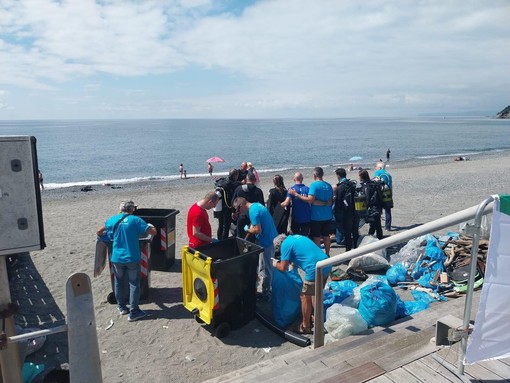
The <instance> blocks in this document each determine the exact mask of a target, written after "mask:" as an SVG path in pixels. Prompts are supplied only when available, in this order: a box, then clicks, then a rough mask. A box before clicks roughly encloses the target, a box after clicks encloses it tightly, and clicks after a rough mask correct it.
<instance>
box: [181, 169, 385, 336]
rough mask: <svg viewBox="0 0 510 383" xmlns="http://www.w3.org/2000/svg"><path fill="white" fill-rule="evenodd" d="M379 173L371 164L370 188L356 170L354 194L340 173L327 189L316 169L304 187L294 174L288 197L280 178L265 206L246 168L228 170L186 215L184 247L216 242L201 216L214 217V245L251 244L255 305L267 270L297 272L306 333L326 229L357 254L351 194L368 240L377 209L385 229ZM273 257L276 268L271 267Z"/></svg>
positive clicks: (327, 244) (265, 287) (266, 287)
mask: <svg viewBox="0 0 510 383" xmlns="http://www.w3.org/2000/svg"><path fill="white" fill-rule="evenodd" d="M384 168H385V166H384V163H378V164H377V166H376V173H375V176H376V177H378V179H377V180H371V179H370V177H369V174H368V171H367V170H361V171H360V172H359V174H358V176H359V186H355V183H354V182H352V181H350V180H348V179H347V176H346V175H347V173H346V170H345V169H343V168H339V169H337V170H336V176H337V178H338V183H337V184H336V185H335V186H332V185H331V184H329V183H328V182H326V181H324V179H323V177H324V170H323V169H322V168H321V167H316V168H314V170H313V174H312V176H313V179H314V181H313V182H312V183H311V184H310V186H309V187H308V186H306V185H305V184H304V183H303V174H302V173H301V172H296V173H295V174H294V178H293V181H294V185H293V186H291V187H290V188H288V189H287V188H286V187H285V184H284V180H283V177H282V176H281V175H278V174H277V175H275V176H274V177H273V185H274V187H273V188H271V189H270V190H269V193H268V199H267V201H266V200H265V198H264V192H263V191H262V190H261V189H260V188H259V187H258V186H257V184H258V182H259V179H258V174H256V171H254V168H253V166H252V164H250V163H248V162H243V163H241V166H240V168H239V169H235V168H233V169H231V170H230V172H229V174H228V177H226V178H220V179H218V180H217V182H216V190H215V191H211V192H209V193H207V194H206V195H205V197H204V198H203V199H202V200H200V201H198V202H197V203H196V204H194V205H193V206H192V207H191V208H190V210H189V212H188V221H187V224H188V236H189V246H190V247H197V246H201V245H204V244H207V243H211V242H213V241H214V240H216V239H215V238H213V235H212V229H211V225H210V223H209V221H208V215H207V212H206V210H209V209H215V213H214V216H215V217H216V218H217V219H218V231H217V233H216V235H217V240H224V239H227V238H228V237H229V236H230V235H235V236H237V237H240V238H245V239H247V240H256V241H257V243H258V244H259V245H260V246H261V247H262V248H263V253H262V254H261V257H260V261H259V273H260V274H261V276H262V289H261V290H262V291H261V293H260V294H259V298H260V299H261V300H267V299H269V296H270V290H271V279H272V273H273V268H274V267H276V268H277V269H278V270H280V271H284V270H286V268H287V266H288V264H289V262H291V263H293V264H295V265H296V266H298V267H300V268H302V269H303V270H304V271H305V283H304V287H303V291H302V293H301V300H302V309H303V322H302V323H301V325H300V328H299V331H300V332H302V333H307V332H308V331H309V329H310V323H311V312H312V301H311V299H312V296H313V294H314V290H315V274H314V270H315V265H316V263H317V262H319V261H321V260H323V259H326V258H327V257H328V256H329V253H330V248H331V240H330V234H331V229H332V227H336V229H337V231H338V232H339V233H340V236H341V241H342V242H343V244H344V245H345V247H346V250H351V249H352V248H355V247H356V246H357V242H358V238H359V232H358V229H359V222H360V214H359V213H358V211H357V210H356V208H355V198H356V195H357V193H358V194H361V193H364V195H365V199H366V203H365V205H366V210H367V212H370V213H371V214H372V216H371V217H368V216H366V217H363V218H364V219H365V220H366V221H367V222H369V225H370V228H369V234H374V233H375V234H376V235H377V237H378V238H382V236H383V234H382V227H381V213H382V210H383V209H385V211H386V228H387V229H389V228H390V227H391V207H392V206H391V207H390V206H389V205H388V206H385V205H384V203H383V194H382V188H381V186H380V185H381V181H379V179H381V178H383V181H384V182H386V183H389V187H390V188H391V186H392V185H391V175H389V173H388V172H387V171H386V170H385V169H384ZM356 190H358V192H356ZM359 190H361V193H359ZM220 205H221V206H220ZM289 220H290V233H289V231H288V229H289V227H288V226H289ZM332 222H335V225H332ZM233 223H234V225H232V224H233ZM288 234H291V235H288ZM287 235H288V236H287ZM321 246H323V248H324V251H322V250H321ZM282 249H283V250H282ZM312 249H313V251H312ZM275 254H276V259H278V258H279V260H278V261H274V260H273V259H275V258H274V257H275ZM326 272H327V270H326ZM326 277H327V275H326Z"/></svg>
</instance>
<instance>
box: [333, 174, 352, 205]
mask: <svg viewBox="0 0 510 383" xmlns="http://www.w3.org/2000/svg"><path fill="white" fill-rule="evenodd" d="M355 196H356V182H355V181H351V180H347V182H340V183H338V184H337V188H336V195H335V212H340V211H352V212H354V198H355Z"/></svg>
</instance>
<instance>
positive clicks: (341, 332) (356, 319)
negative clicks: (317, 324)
mask: <svg viewBox="0 0 510 383" xmlns="http://www.w3.org/2000/svg"><path fill="white" fill-rule="evenodd" d="M326 316H327V318H328V319H327V320H326V322H325V323H324V327H325V328H326V330H328V335H330V336H331V337H332V338H333V339H342V338H345V337H346V336H349V335H353V334H358V333H360V332H362V331H365V330H367V329H368V325H367V322H365V320H364V319H363V317H362V316H361V314H360V313H359V311H358V310H356V309H354V308H352V307H346V306H342V305H341V304H338V303H335V304H334V305H332V306H331V307H330V308H328V310H327V312H326Z"/></svg>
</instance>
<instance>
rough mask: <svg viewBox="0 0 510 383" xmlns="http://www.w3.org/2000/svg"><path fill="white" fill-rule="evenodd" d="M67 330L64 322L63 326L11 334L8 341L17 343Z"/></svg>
mask: <svg viewBox="0 0 510 383" xmlns="http://www.w3.org/2000/svg"><path fill="white" fill-rule="evenodd" d="M66 331H67V325H66V324H64V325H62V326H58V327H54V328H49V329H45V330H39V331H32V332H27V333H25V334H21V335H15V336H10V337H8V338H7V343H17V342H21V341H23V340H29V339H34V338H37V337H40V336H46V335H52V334H58V333H61V332H66Z"/></svg>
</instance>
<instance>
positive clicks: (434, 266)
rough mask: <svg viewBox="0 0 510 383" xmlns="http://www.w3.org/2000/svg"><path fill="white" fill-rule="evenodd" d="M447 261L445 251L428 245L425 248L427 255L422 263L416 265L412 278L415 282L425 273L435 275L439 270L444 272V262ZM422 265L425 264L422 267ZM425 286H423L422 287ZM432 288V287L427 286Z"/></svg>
mask: <svg viewBox="0 0 510 383" xmlns="http://www.w3.org/2000/svg"><path fill="white" fill-rule="evenodd" d="M445 261H446V255H445V254H444V251H443V250H441V249H440V248H439V247H437V246H435V245H430V246H429V245H427V247H426V248H425V254H424V257H423V260H422V261H419V262H417V263H416V265H415V266H414V268H413V271H412V272H411V277H412V278H413V279H414V280H419V279H420V278H421V277H422V275H423V274H425V272H427V271H428V272H430V273H432V274H434V273H435V272H436V271H437V270H441V272H443V271H444V262H445ZM422 264H425V265H424V266H422ZM422 286H423V285H422ZM425 287H430V286H425Z"/></svg>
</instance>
